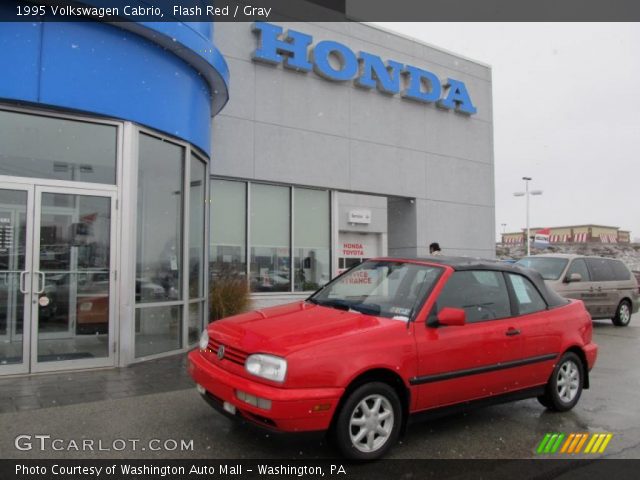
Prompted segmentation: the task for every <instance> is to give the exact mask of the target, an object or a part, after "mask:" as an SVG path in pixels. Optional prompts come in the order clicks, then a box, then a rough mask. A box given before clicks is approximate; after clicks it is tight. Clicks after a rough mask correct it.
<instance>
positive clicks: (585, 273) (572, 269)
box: [567, 258, 590, 282]
mask: <svg viewBox="0 0 640 480" xmlns="http://www.w3.org/2000/svg"><path fill="white" fill-rule="evenodd" d="M572 273H578V274H580V276H581V277H582V281H583V282H588V281H589V280H590V275H589V269H588V268H587V264H586V263H584V260H583V259H582V258H577V259H575V260H574V261H573V262H571V265H569V269H568V270H567V277H568V276H569V275H571V274H572Z"/></svg>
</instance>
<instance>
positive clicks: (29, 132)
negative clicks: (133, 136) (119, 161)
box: [0, 111, 117, 185]
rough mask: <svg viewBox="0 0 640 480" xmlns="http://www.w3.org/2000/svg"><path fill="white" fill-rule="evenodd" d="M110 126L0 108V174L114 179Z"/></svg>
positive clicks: (112, 181)
mask: <svg viewBox="0 0 640 480" xmlns="http://www.w3.org/2000/svg"><path fill="white" fill-rule="evenodd" d="M116 146H117V128H116V127H115V126H113V125H99V124H95V123H87V122H79V121H75V120H65V119H60V118H50V117H41V116H38V115H29V114H24V113H16V112H7V111H0V175H11V176H17V177H35V178H48V179H53V180H72V181H80V182H91V183H106V184H111V185H114V184H115V183H116V155H117V149H116Z"/></svg>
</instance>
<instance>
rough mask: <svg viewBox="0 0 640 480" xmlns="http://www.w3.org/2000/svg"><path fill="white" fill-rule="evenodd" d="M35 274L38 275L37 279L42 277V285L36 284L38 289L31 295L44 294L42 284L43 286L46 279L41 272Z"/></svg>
mask: <svg viewBox="0 0 640 480" xmlns="http://www.w3.org/2000/svg"><path fill="white" fill-rule="evenodd" d="M36 274H37V275H38V277H40V276H41V275H42V283H40V282H38V287H39V288H38V290H36V291H35V292H33V293H37V294H40V293H44V284H45V281H46V277H45V276H44V273H43V272H36Z"/></svg>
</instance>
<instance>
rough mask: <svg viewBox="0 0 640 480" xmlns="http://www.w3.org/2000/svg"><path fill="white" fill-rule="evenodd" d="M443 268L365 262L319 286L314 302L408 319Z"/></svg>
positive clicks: (365, 312) (398, 263) (403, 263)
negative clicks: (320, 288) (323, 286)
mask: <svg viewBox="0 0 640 480" xmlns="http://www.w3.org/2000/svg"><path fill="white" fill-rule="evenodd" d="M441 272H442V269H441V268H439V267H430V266H426V265H417V264H413V263H407V262H390V261H379V262H376V261H370V262H365V263H363V264H362V265H360V266H358V267H356V268H354V269H353V270H351V271H350V272H348V273H346V274H344V275H343V276H341V277H340V278H338V279H336V280H335V281H334V282H332V283H330V284H329V285H328V286H327V287H325V288H323V289H322V290H320V291H319V292H318V293H317V294H315V295H314V296H313V297H312V298H311V302H312V303H316V304H318V305H323V306H326V307H331V308H338V309H342V310H355V311H358V312H361V313H364V314H368V315H376V316H381V317H389V318H394V319H396V320H403V321H408V320H409V319H410V318H411V317H412V316H413V315H414V314H415V313H416V312H417V310H418V308H419V307H420V305H421V304H422V301H423V300H424V298H425V296H426V295H427V293H428V292H429V291H430V290H431V288H432V287H433V285H434V283H435V282H436V280H437V279H438V277H439V276H440V273H441Z"/></svg>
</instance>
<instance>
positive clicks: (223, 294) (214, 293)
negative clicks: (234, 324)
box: [209, 275, 251, 322]
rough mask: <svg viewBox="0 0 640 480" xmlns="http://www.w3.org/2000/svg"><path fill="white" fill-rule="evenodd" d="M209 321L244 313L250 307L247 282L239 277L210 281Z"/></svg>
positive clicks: (221, 277)
mask: <svg viewBox="0 0 640 480" xmlns="http://www.w3.org/2000/svg"><path fill="white" fill-rule="evenodd" d="M209 305H210V311H209V321H210V322H213V321H215V320H219V319H221V318H225V317H230V316H231V315H237V314H239V313H242V312H246V311H247V310H248V309H249V306H250V305H251V298H250V296H249V286H248V285H247V280H246V278H244V277H241V276H239V275H223V276H219V277H217V278H214V279H212V280H211V289H210V291H209Z"/></svg>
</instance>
